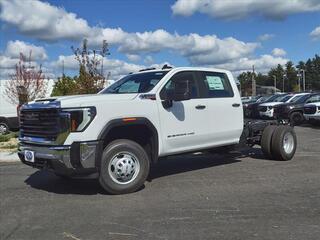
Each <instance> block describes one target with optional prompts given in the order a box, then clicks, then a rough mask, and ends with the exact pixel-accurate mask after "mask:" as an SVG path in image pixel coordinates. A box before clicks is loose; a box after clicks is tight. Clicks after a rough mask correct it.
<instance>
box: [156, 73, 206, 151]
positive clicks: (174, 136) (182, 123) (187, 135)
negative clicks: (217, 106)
mask: <svg viewBox="0 0 320 240" xmlns="http://www.w3.org/2000/svg"><path fill="white" fill-rule="evenodd" d="M195 78H196V75H195V72H192V71H183V72H178V73H176V74H175V75H174V76H173V77H172V78H171V79H170V80H169V81H168V82H167V83H166V84H165V86H164V87H163V89H162V90H161V92H160V98H161V100H159V101H158V109H159V116H160V127H161V133H160V135H161V139H162V143H163V149H165V152H164V153H163V154H169V153H179V152H184V151H189V150H190V151H192V150H193V149H199V148H201V147H202V146H203V145H204V144H206V142H207V137H208V129H207V108H206V100H205V99H202V98H200V90H199V85H198V81H196V79H195ZM182 80H189V81H190V82H191V86H190V89H191V99H190V100H185V101H178V102H176V101H173V104H172V107H169V108H165V107H164V106H163V104H162V101H163V100H164V99H165V98H166V94H169V93H170V91H173V84H172V81H182Z"/></svg>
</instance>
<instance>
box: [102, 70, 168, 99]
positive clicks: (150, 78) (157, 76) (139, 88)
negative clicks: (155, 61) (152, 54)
mask: <svg viewBox="0 0 320 240" xmlns="http://www.w3.org/2000/svg"><path fill="white" fill-rule="evenodd" d="M168 72H169V71H158V72H146V73H138V74H131V75H127V76H125V77H124V78H121V79H120V80H118V81H117V82H115V83H114V84H112V85H111V86H110V87H108V88H106V89H105V90H102V91H101V92H100V94H109V93H113V94H114V93H116V94H117V93H118V94H123V93H146V92H149V91H151V90H152V89H153V88H154V86H155V85H157V83H158V82H159V81H160V80H161V79H162V78H163V77H164V76H165V75H166V74H167V73H168Z"/></svg>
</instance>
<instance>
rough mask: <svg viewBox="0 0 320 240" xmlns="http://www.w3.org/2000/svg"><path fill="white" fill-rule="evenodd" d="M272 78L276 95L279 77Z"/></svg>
mask: <svg viewBox="0 0 320 240" xmlns="http://www.w3.org/2000/svg"><path fill="white" fill-rule="evenodd" d="M272 77H273V81H274V93H276V91H277V76H276V75H272Z"/></svg>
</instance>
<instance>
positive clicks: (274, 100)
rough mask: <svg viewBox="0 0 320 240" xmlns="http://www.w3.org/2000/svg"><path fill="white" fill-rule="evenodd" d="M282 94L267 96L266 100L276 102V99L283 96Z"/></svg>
mask: <svg viewBox="0 0 320 240" xmlns="http://www.w3.org/2000/svg"><path fill="white" fill-rule="evenodd" d="M283 96H284V95H273V96H271V97H269V98H268V99H267V100H266V102H277V101H276V100H277V99H280V98H283Z"/></svg>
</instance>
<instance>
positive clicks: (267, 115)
mask: <svg viewBox="0 0 320 240" xmlns="http://www.w3.org/2000/svg"><path fill="white" fill-rule="evenodd" d="M259 115H260V117H262V118H274V111H273V109H271V110H267V111H266V112H260V111H259Z"/></svg>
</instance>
